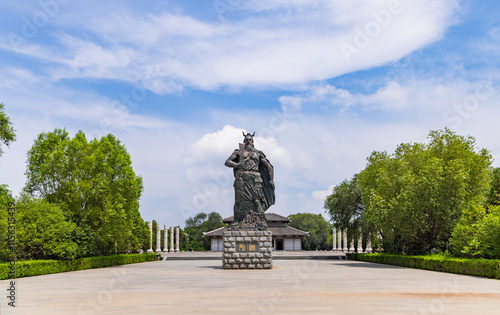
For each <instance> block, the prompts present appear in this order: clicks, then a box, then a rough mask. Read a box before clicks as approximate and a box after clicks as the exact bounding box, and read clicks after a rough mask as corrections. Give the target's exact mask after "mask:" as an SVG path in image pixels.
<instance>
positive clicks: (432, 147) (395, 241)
mask: <svg viewBox="0 0 500 315" xmlns="http://www.w3.org/2000/svg"><path fill="white" fill-rule="evenodd" d="M490 164H491V156H490V154H489V152H488V151H487V150H485V149H482V150H479V151H478V150H476V145H475V139H474V138H473V137H470V136H469V137H464V136H459V135H457V134H455V133H454V132H452V131H450V130H449V129H445V130H443V131H431V132H430V134H429V137H428V143H405V144H401V145H399V146H398V147H397V149H396V151H395V153H394V154H392V155H389V154H387V153H386V152H373V153H372V155H371V156H370V157H369V158H368V165H367V167H366V168H365V169H364V170H363V171H362V172H361V173H360V174H359V184H360V187H361V192H362V200H363V204H364V206H365V207H366V209H365V211H364V213H363V219H364V220H365V221H367V223H369V224H370V225H371V226H373V227H374V228H375V230H377V231H380V232H381V234H382V237H383V246H384V249H385V250H386V251H389V252H399V253H401V252H402V253H423V252H428V250H430V249H431V248H433V247H435V248H441V249H445V248H446V244H447V242H448V239H449V237H450V235H451V233H452V230H453V228H454V227H455V225H456V223H457V221H458V219H459V217H460V215H461V213H462V210H463V209H465V208H466V207H467V205H468V204H469V203H470V202H479V201H481V200H482V199H483V198H484V194H485V192H486V191H487V189H488V184H489V182H488V181H489V177H488V172H489V166H490Z"/></svg>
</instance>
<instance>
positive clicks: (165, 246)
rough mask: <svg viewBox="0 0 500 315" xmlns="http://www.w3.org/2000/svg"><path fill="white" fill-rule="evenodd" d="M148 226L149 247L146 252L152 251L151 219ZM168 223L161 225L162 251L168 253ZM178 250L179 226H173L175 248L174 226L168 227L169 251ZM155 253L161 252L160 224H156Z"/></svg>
mask: <svg viewBox="0 0 500 315" xmlns="http://www.w3.org/2000/svg"><path fill="white" fill-rule="evenodd" d="M148 227H149V235H150V237H149V239H150V242H149V244H150V245H149V249H148V253H152V252H153V221H148ZM168 231H169V228H168V225H164V227H163V253H168V252H169V250H168ZM179 251H180V250H179V227H178V226H177V227H175V250H174V227H173V226H171V227H170V253H173V252H176V253H178V252H179ZM155 252H156V253H161V252H162V251H161V226H160V224H156V251H155Z"/></svg>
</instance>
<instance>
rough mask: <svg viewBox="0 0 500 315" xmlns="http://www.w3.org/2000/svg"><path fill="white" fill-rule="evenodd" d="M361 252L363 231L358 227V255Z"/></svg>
mask: <svg viewBox="0 0 500 315" xmlns="http://www.w3.org/2000/svg"><path fill="white" fill-rule="evenodd" d="M361 252H363V229H362V228H361V227H359V239H358V253H361Z"/></svg>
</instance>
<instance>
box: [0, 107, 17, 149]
mask: <svg viewBox="0 0 500 315" xmlns="http://www.w3.org/2000/svg"><path fill="white" fill-rule="evenodd" d="M4 108H5V105H4V104H2V103H0V144H5V145H6V146H9V145H10V144H11V143H12V142H13V141H15V140H16V133H15V130H14V128H13V127H12V122H11V121H10V118H9V116H7V115H6V114H5V110H4ZM2 154H3V151H2V146H1V145H0V156H2Z"/></svg>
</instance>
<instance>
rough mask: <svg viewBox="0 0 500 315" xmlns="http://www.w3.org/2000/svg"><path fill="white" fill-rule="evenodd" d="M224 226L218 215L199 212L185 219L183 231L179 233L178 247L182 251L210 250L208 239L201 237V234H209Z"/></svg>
mask: <svg viewBox="0 0 500 315" xmlns="http://www.w3.org/2000/svg"><path fill="white" fill-rule="evenodd" d="M225 225H226V224H225V223H223V222H222V216H221V215H220V214H219V213H217V212H210V213H209V214H206V213H204V212H200V213H198V214H196V215H195V216H194V217H190V218H188V219H186V221H185V226H184V230H183V231H181V232H180V233H181V237H180V239H181V240H180V243H181V244H180V247H181V248H182V249H183V250H193V251H200V250H210V239H209V238H206V237H203V232H209V231H211V230H215V229H218V228H220V227H223V226H225Z"/></svg>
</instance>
